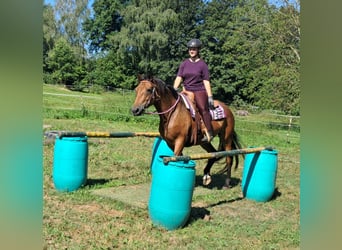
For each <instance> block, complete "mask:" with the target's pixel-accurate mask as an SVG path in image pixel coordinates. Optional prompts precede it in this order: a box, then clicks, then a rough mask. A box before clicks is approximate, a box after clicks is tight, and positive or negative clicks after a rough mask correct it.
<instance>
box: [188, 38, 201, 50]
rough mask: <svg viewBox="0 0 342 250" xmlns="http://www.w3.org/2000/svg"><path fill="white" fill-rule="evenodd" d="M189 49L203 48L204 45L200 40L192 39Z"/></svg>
mask: <svg viewBox="0 0 342 250" xmlns="http://www.w3.org/2000/svg"><path fill="white" fill-rule="evenodd" d="M187 46H188V48H199V49H200V48H201V47H202V43H201V41H200V40H198V39H191V40H190V41H189V42H188V43H187Z"/></svg>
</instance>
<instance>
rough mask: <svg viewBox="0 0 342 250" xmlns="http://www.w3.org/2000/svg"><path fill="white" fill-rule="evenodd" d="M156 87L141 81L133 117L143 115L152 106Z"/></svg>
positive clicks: (137, 88)
mask: <svg viewBox="0 0 342 250" xmlns="http://www.w3.org/2000/svg"><path fill="white" fill-rule="evenodd" d="M154 89H155V88H154V86H153V85H152V83H151V82H149V81H141V82H140V83H139V85H138V86H137V87H136V88H135V94H136V96H135V101H134V104H133V107H132V113H133V115H136V116H137V115H141V114H142V113H143V112H144V110H145V109H146V108H148V107H149V106H151V105H152V104H153V103H152V99H153V95H154Z"/></svg>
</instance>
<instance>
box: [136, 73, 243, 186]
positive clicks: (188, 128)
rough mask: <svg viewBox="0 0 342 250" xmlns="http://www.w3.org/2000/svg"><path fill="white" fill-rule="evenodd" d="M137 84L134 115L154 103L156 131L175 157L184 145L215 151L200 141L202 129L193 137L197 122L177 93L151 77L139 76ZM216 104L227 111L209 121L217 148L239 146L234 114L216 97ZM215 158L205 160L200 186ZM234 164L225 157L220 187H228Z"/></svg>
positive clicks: (209, 179) (205, 181)
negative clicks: (219, 117)
mask: <svg viewBox="0 0 342 250" xmlns="http://www.w3.org/2000/svg"><path fill="white" fill-rule="evenodd" d="M138 80H139V84H138V86H137V87H136V88H135V92H136V98H135V101H134V104H133V106H132V113H133V115H135V116H138V115H141V114H143V113H144V111H145V109H146V108H148V107H150V106H151V105H154V107H155V108H156V110H157V112H156V113H155V114H159V117H160V123H159V133H160V136H161V137H162V138H163V139H164V140H165V141H166V143H167V145H168V146H169V147H170V148H171V149H172V150H173V152H174V154H175V155H176V156H179V155H182V151H183V149H184V147H190V146H194V145H200V146H201V147H202V148H203V149H205V150H206V151H207V152H217V150H216V149H215V148H214V146H213V145H212V144H211V143H208V142H206V143H202V142H201V138H202V137H203V134H202V132H199V133H198V135H197V136H194V133H193V131H197V129H196V128H197V127H198V124H197V123H196V121H195V120H194V118H193V117H192V116H191V114H190V112H189V110H188V108H187V107H186V105H185V103H184V100H183V99H182V98H180V94H179V93H178V92H177V91H176V90H175V89H174V88H173V87H172V86H169V85H166V84H165V83H164V82H163V81H162V80H160V79H157V78H153V77H151V78H150V79H144V78H142V76H138ZM214 105H215V106H218V105H219V106H221V107H222V108H223V110H224V113H225V114H226V117H225V118H222V119H219V120H212V126H213V133H214V136H216V135H218V136H219V138H220V142H219V147H218V151H227V150H233V149H240V148H241V145H240V143H239V140H238V136H237V134H236V133H235V131H234V115H233V113H232V111H231V110H230V109H229V108H228V107H227V106H226V105H225V104H224V103H222V102H220V101H217V100H215V101H214ZM234 157H235V169H236V168H237V167H238V164H239V158H238V155H235V156H234ZM217 160H219V159H217V158H212V159H209V160H208V163H207V165H206V167H205V169H204V176H203V185H209V183H210V182H211V177H210V169H211V167H212V165H213V164H214V162H216V161H217ZM232 165H233V157H232V156H228V157H226V165H225V167H224V168H223V169H222V170H221V171H220V172H219V173H224V172H225V171H227V178H226V180H225V184H224V186H223V188H229V187H230V178H231V167H232Z"/></svg>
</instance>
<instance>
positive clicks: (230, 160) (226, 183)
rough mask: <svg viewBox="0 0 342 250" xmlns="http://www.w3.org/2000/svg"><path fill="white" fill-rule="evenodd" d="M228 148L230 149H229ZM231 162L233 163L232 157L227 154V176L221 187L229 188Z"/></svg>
mask: <svg viewBox="0 0 342 250" xmlns="http://www.w3.org/2000/svg"><path fill="white" fill-rule="evenodd" d="M229 150H230V149H229ZM232 163H233V157H232V156H228V157H227V158H226V167H225V169H226V171H227V178H226V180H225V182H224V186H223V189H229V188H230V187H231V186H230V181H231V176H232Z"/></svg>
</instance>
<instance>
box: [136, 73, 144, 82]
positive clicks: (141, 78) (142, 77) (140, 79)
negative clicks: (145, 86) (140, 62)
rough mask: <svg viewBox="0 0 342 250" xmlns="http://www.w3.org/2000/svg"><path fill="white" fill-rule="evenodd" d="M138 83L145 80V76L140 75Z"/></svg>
mask: <svg viewBox="0 0 342 250" xmlns="http://www.w3.org/2000/svg"><path fill="white" fill-rule="evenodd" d="M137 77H138V81H139V82H141V81H142V80H143V79H144V76H143V75H142V74H138V75H137Z"/></svg>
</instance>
